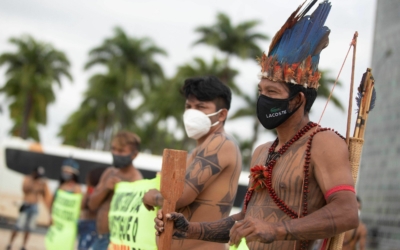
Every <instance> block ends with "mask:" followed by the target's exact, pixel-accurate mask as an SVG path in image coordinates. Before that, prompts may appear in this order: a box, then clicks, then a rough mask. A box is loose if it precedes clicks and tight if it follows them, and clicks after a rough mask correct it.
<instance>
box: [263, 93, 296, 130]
mask: <svg viewBox="0 0 400 250" xmlns="http://www.w3.org/2000/svg"><path fill="white" fill-rule="evenodd" d="M292 99H293V98H287V99H275V98H271V97H268V96H265V95H260V96H259V97H258V101H257V117H258V120H259V121H260V123H261V124H262V125H263V127H264V128H266V129H274V128H276V127H278V126H279V125H281V124H282V123H284V122H285V121H286V120H287V119H289V117H290V116H291V115H292V114H293V113H294V112H296V110H297V109H298V108H299V107H300V106H301V104H300V105H299V106H297V107H296V108H295V109H294V110H292V111H290V110H289V102H290V101H291V100H292Z"/></svg>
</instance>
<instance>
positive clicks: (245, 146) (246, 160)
mask: <svg viewBox="0 0 400 250" xmlns="http://www.w3.org/2000/svg"><path fill="white" fill-rule="evenodd" d="M329 72H330V71H329V70H321V74H322V77H321V79H320V80H319V83H320V87H319V88H318V96H317V98H321V99H328V97H329V95H330V92H331V88H332V86H333V84H334V83H335V79H333V78H331V77H329ZM337 85H338V86H341V85H342V84H341V82H337ZM242 98H243V99H244V100H245V101H246V104H247V105H246V106H245V107H243V108H241V109H239V110H237V111H236V112H235V113H234V114H233V115H232V116H231V118H230V119H231V120H234V119H239V118H243V117H247V118H250V119H252V124H253V126H252V128H253V135H252V138H251V139H250V140H239V144H240V145H239V146H240V148H241V149H242V151H246V152H252V150H253V149H254V146H255V143H256V142H257V140H258V138H259V135H260V133H262V131H266V130H262V131H261V129H260V122H259V121H258V118H257V113H256V107H257V99H258V92H257V91H255V94H254V95H253V96H249V95H245V94H244V95H242ZM331 101H332V102H333V104H334V105H335V107H337V108H338V109H340V110H341V111H342V112H344V107H343V105H342V103H341V102H340V100H339V99H338V97H337V96H335V95H332V96H331ZM270 131H271V132H275V130H270ZM242 158H243V166H244V168H249V167H250V161H251V154H246V155H243V157H242Z"/></svg>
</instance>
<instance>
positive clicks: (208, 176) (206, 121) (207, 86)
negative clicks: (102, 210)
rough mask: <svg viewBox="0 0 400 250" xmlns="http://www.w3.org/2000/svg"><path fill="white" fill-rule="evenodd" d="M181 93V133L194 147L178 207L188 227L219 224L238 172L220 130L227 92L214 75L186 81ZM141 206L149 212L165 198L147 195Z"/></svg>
mask: <svg viewBox="0 0 400 250" xmlns="http://www.w3.org/2000/svg"><path fill="white" fill-rule="evenodd" d="M182 90H183V91H182V92H183V94H184V95H185V97H186V103H185V109H186V111H185V113H184V115H183V121H184V124H185V129H186V132H187V134H188V136H189V137H191V138H193V139H195V140H196V142H197V146H196V148H195V149H194V150H193V151H192V153H191V154H190V155H189V157H188V159H187V163H186V166H187V170H186V176H185V186H184V190H183V194H182V197H181V198H180V199H179V200H178V202H177V203H176V208H177V211H178V212H180V213H183V214H184V215H185V216H186V217H187V218H188V220H189V221H192V222H199V221H217V220H220V219H222V218H225V217H227V216H228V215H229V213H230V211H231V208H232V206H233V202H234V199H235V196H236V191H237V186H238V180H239V176H240V171H241V161H242V159H241V155H240V151H239V148H238V146H237V145H236V143H235V141H234V140H233V138H232V137H231V136H230V135H228V134H226V133H225V130H224V123H225V121H226V118H227V116H228V110H229V108H230V102H231V91H230V89H229V88H228V87H227V86H226V85H225V84H223V83H222V82H220V81H219V80H218V79H217V78H216V77H213V76H210V77H195V78H190V79H187V80H186V81H185V84H184V86H183V88H182ZM143 203H144V204H145V205H146V207H147V208H149V209H152V208H153V207H154V206H162V204H163V198H162V196H161V194H160V192H159V191H157V190H150V191H149V192H147V193H146V194H145V196H144V197H143ZM171 249H174V250H178V249H193V250H195V249H213V250H219V249H221V250H224V249H225V244H221V243H214V242H204V241H199V240H174V241H173V242H172V247H171Z"/></svg>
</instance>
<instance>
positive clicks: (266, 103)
mask: <svg viewBox="0 0 400 250" xmlns="http://www.w3.org/2000/svg"><path fill="white" fill-rule="evenodd" d="M315 2H316V1H311V5H309V6H307V7H305V8H304V9H303V10H302V11H300V10H301V6H300V7H299V8H298V9H297V10H296V11H295V12H294V13H293V14H292V15H291V16H290V17H289V19H288V20H287V22H286V23H285V24H284V25H283V26H282V28H281V30H280V31H278V32H277V34H276V35H275V37H274V38H273V40H272V43H271V45H270V50H269V53H268V54H264V53H263V55H262V56H261V58H260V60H259V63H260V66H261V72H260V74H259V76H260V78H261V80H260V82H259V84H258V91H259V97H258V102H257V117H258V119H259V121H260V123H261V124H262V125H263V127H265V128H266V129H276V132H277V138H276V139H275V141H273V142H266V143H264V144H262V145H260V146H258V147H257V148H256V150H255V151H254V153H253V157H252V161H251V167H252V168H251V170H250V180H249V188H248V191H247V193H246V196H245V201H244V206H243V209H242V211H241V212H240V213H238V214H235V215H232V216H230V217H228V218H225V219H222V220H219V221H217V222H192V221H190V222H188V221H187V220H186V219H185V218H184V216H183V215H182V214H179V213H171V214H167V215H166V217H167V219H169V220H173V221H174V226H175V232H174V238H179V239H198V240H204V241H212V242H230V245H238V244H239V243H241V242H242V241H243V242H242V243H241V244H246V243H247V246H248V248H249V249H257V250H261V249H265V250H275V249H276V250H278V249H279V250H280V249H290V250H291V249H296V250H308V249H310V247H311V246H312V244H313V241H314V240H316V239H327V238H330V237H333V236H335V235H337V234H340V233H342V232H345V231H347V230H350V229H352V228H355V227H356V226H357V225H358V216H357V203H356V197H355V194H354V182H353V178H352V175H351V167H350V162H349V152H348V147H347V145H346V142H345V141H344V140H343V139H344V138H342V137H341V136H340V135H338V134H337V133H335V132H334V131H332V130H331V129H327V128H322V127H320V126H319V125H318V124H316V123H313V122H311V121H310V118H309V110H310V108H311V106H312V104H313V102H314V100H315V98H316V96H317V88H318V85H319V83H318V81H319V79H320V77H321V74H320V72H318V62H319V55H320V52H321V50H322V49H323V48H325V47H326V46H327V45H328V36H329V32H330V30H329V29H328V28H327V27H325V26H324V23H325V20H326V18H327V16H328V14H329V11H330V8H331V4H330V3H329V1H327V0H325V1H323V2H322V3H321V4H319V6H318V7H317V9H316V10H315V11H314V13H313V14H312V15H307V16H306V15H305V14H306V12H307V11H309V10H310V8H311V7H312V5H313V4H314V3H315ZM162 216H163V215H162V213H161V212H160V211H159V212H158V214H157V218H156V220H155V222H156V229H157V232H158V234H160V233H162V232H163V225H164V223H163V221H162ZM244 240H245V241H246V242H244Z"/></svg>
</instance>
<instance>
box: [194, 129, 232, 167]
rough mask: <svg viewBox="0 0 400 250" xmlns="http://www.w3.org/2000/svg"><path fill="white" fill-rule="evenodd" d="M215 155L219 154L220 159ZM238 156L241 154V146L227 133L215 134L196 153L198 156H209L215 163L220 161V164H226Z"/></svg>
mask: <svg viewBox="0 0 400 250" xmlns="http://www.w3.org/2000/svg"><path fill="white" fill-rule="evenodd" d="M215 156H218V159H217V158H215ZM237 156H240V150H239V147H238V145H237V143H236V141H235V139H233V137H231V136H230V135H228V134H226V133H215V134H213V135H212V136H211V137H210V138H209V139H208V140H207V141H205V142H204V144H203V146H202V147H201V149H200V150H198V151H197V153H196V157H200V158H207V159H209V160H211V161H215V163H217V162H218V161H219V164H218V165H220V164H221V163H222V162H224V164H222V165H225V166H227V165H229V164H230V162H231V161H232V160H234V159H235V158H236V157H237ZM221 161H222V162H221ZM221 167H224V166H221Z"/></svg>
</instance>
